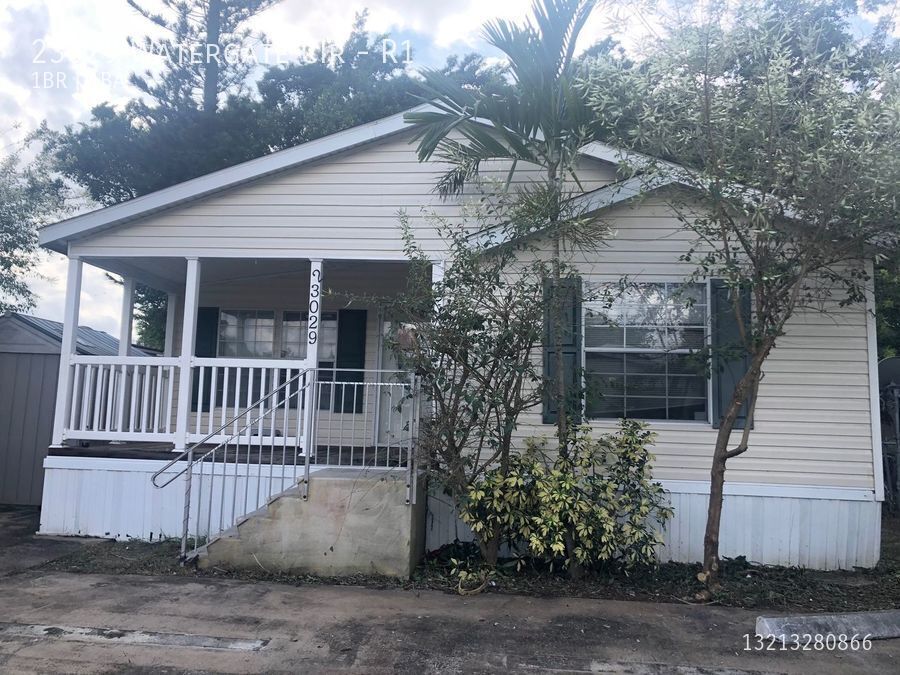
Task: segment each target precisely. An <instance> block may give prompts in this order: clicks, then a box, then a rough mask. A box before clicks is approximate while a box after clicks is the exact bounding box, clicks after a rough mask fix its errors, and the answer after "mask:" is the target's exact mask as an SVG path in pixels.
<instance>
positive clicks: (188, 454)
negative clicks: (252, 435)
mask: <svg viewBox="0 0 900 675" xmlns="http://www.w3.org/2000/svg"><path fill="white" fill-rule="evenodd" d="M313 370H314V368H305V369H303V370H301V371H300V372H299V373H297V374H296V375H294V376H293V377H292V378H291V379H289V380H287V381H286V382H284V383H283V384H281V385H279V386H278V388H277V389H273V390H272V391H270V392H269V393H268V394H266V395H265V396H262V397H260V398H259V399H257V400H256V401H254V402H253V403H251V404H250V405H248V406H247V407H246V408H244V409H243V410H242V411H241V412H240V413H238V414H237V415H235V416H233V417H231V418H229V419H228V421H227V422H224V423H222V424H221V425H220V426H218V427H217V428H216V429H214V430H213V431H211V432H209V433H208V434H207V435H206V436H204V437H203V438H202V439H200V440H199V441H197V442H196V443H193V444H191V446H190V447H189V448H187V449H186V450H184V451H183V452H181V453H179V455H178V456H177V457H175V458H174V459H172V460H171V461H169V462H168V463H167V464H166V465H165V466H164V467H162V468H161V469H160V470H159V471H157V472H156V473H154V474H153V476H151V477H150V482H151V483H153V486H154V487H157V488H164V487H166V486H167V485H169V484H170V483H172V482H173V481H174V480H175V479H176V478H178V477H179V476H182V475H184V472H185V471H187V470H188V468H189V467H190V466H191V465H192V464H195V463H196V462H202V461H203V460H204V459H205V458H206V457H208V456H209V455H210V453H213V452H215V451H216V450H218V449H219V448H221V447H222V446H223V445H227V444H229V443H231V441H232V440H234V439H235V438H237V437H239V436H240V435H241V434H242V433H244V431H246V430H247V429H248V428H250V427H252V426H253V425H254V424H256V423H257V422H259V421H260V420H261V419H262V418H263V417H265V416H266V414H267V413H265V412H264V413H261V414H260V415H259V417H257V418H256V419H255V420H253V421H252V422H248V423H246V424H244V426H242V427H241V428H240V429H238V430H237V431H235V432H234V433H232V434H231V435H230V436H229V437H228V438H227V439H226V440H224V441H222V442H220V443H219V444H218V445H216V446H215V447H214V448H212V449H211V450H208V451H207V452H205V453H204V454H203V455H201V456H200V457H197V458H194V457H193V454H194V449H195V448H198V447H200V446H201V445H203V444H204V443H207V442H208V441H209V440H210V439H212V438H213V437H215V436H218V435H219V432H221V431H224V430H225V429H227V428H228V427H230V426H232V425H233V424H234V423H235V422H236V421H237V420H239V419H240V418H241V417H243V416H244V415H246V414H247V413H249V412H250V411H251V410H253V409H254V408H257V407H259V406H260V405H262V404H263V403H265V402H266V401H268V400H269V399H270V398H272V397H273V396H274V395H275V394H277V393H278V392H280V391H282V390H283V389H285V388H286V387H289V386H290V385H291V384H293V383H294V382H296V381H297V380H298V379H300V378H301V377H303V376H304V375H306V374H307V373H309V372H312V371H313ZM308 386H309V382H307V383H306V384H304V385H303V386H302V387H301V388H300V389H298V390H297V393H300V392H301V391H303V390H304V389H306V388H307V387H308ZM186 457H191V461H189V462H188V464H187V465H186V466H185V467H184V468H183V469H182V470H181V471H179V472H178V473H175V474H172V477H171V478H169V480H167V481H166V482H165V483H162V484H159V483H157V482H156V479H157V478H159V477H160V476H161V475H162V474H164V473H165V472H166V471H168V470H169V469H171V468H172V467H173V466H175V465H176V464H177V463H178V462H181V461H184V459H185V458H186Z"/></svg>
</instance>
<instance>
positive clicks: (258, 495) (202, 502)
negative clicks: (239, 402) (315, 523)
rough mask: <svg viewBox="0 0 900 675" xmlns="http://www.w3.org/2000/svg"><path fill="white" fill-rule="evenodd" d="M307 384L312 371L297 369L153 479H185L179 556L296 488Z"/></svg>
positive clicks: (160, 483) (302, 450)
mask: <svg viewBox="0 0 900 675" xmlns="http://www.w3.org/2000/svg"><path fill="white" fill-rule="evenodd" d="M312 381H313V373H312V372H311V370H309V369H304V370H301V371H300V372H298V373H296V374H295V375H293V376H292V377H290V378H289V379H287V380H286V381H284V382H282V383H281V384H279V385H278V386H277V387H276V388H274V389H272V390H271V391H268V392H266V393H265V394H264V395H263V396H260V397H259V398H258V399H255V400H254V401H253V402H252V403H251V404H250V405H249V406H247V407H245V408H244V409H242V410H241V411H240V412H239V413H238V414H237V415H234V416H231V417H229V418H228V419H227V420H225V421H224V422H223V423H221V424H218V425H217V426H216V427H215V428H213V429H211V430H210V431H209V433H208V434H207V435H206V436H204V437H203V438H201V439H200V440H199V441H197V442H196V443H194V444H193V445H191V446H190V447H189V448H188V449H187V450H185V451H184V452H182V453H180V454H178V455H177V456H176V457H175V458H173V459H172V460H171V461H170V462H168V463H167V464H166V465H165V466H163V467H162V468H161V469H160V470H159V471H157V472H156V473H155V474H153V476H152V478H151V481H152V483H153V485H154V486H155V487H158V488H164V487H166V486H167V485H169V484H171V483H172V482H173V481H175V480H176V479H177V478H179V477H180V476H184V485H185V492H184V518H183V522H182V536H181V554H182V557H187V556H188V555H190V554H191V553H193V552H195V551H196V550H197V548H199V547H200V546H202V545H203V542H204V541H207V540H208V539H209V538H210V537H212V536H215V535H216V534H218V533H219V532H222V531H224V530H226V529H228V528H229V527H231V526H233V525H235V524H236V523H237V520H238V518H240V517H241V516H243V515H245V514H247V513H250V512H251V511H255V510H256V509H258V508H260V507H261V506H264V505H265V504H266V503H267V502H268V501H269V499H270V498H271V497H273V496H275V495H277V494H280V493H282V492H284V491H285V490H287V489H289V488H291V487H293V486H294V485H296V484H297V480H298V477H299V475H298V474H299V472H300V470H301V468H302V466H303V464H301V462H304V463H305V459H304V458H305V454H306V453H305V448H304V443H303V433H302V431H303V410H304V409H305V408H306V407H307V405H308V404H309V400H308V396H309V393H310V391H311V386H310V385H311V383H312ZM201 391H202V389H201ZM288 430H290V431H288ZM216 439H222V440H218V441H217V442H216ZM211 442H212V443H215V444H214V445H212V446H211V447H210V443H211ZM179 464H183V466H180V467H179ZM173 469H175V470H174V471H173ZM192 526H193V527H192ZM189 539H190V540H192V546H191V547H190V552H189V550H188V541H189Z"/></svg>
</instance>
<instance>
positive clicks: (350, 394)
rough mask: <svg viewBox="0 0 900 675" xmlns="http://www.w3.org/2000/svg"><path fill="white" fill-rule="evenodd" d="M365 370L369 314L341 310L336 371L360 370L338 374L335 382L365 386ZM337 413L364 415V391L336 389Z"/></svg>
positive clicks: (352, 387)
mask: <svg viewBox="0 0 900 675" xmlns="http://www.w3.org/2000/svg"><path fill="white" fill-rule="evenodd" d="M365 367H366V310H364V309H342V310H341V311H340V312H338V331H337V365H336V366H335V368H339V369H340V368H352V369H357V368H358V369H359V371H358V372H352V371H349V372H348V371H341V370H338V372H337V373H336V374H335V381H336V382H362V381H363V372H362V369H364V368H365ZM334 386H335V396H334V412H357V413H361V412H362V411H363V409H362V406H363V393H364V392H363V388H362V387H355V386H346V385H343V386H342V385H334Z"/></svg>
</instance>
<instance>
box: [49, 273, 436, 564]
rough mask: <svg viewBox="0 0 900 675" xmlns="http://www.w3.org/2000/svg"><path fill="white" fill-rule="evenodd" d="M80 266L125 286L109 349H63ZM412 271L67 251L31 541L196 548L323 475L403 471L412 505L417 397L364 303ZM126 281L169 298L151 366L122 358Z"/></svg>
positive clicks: (130, 301)
mask: <svg viewBox="0 0 900 675" xmlns="http://www.w3.org/2000/svg"><path fill="white" fill-rule="evenodd" d="M84 264H92V265H95V266H97V267H101V268H102V269H106V270H108V271H111V272H115V273H117V274H120V275H123V276H124V281H125V282H124V293H123V302H122V329H121V332H120V345H123V348H122V349H120V354H119V355H118V356H111V357H100V356H81V355H77V354H75V349H74V343H73V341H72V340H73V338H72V335H73V331H72V327H73V326H76V325H77V324H78V314H79V309H80V301H81V292H80V283H81V275H82V267H83V265H84ZM408 271H409V269H408V263H406V262H403V261H321V260H295V259H290V260H287V259H252V258H246V259H204V260H200V259H196V258H169V257H166V258H127V257H124V258H123V257H117V258H97V257H92V258H84V259H82V258H79V257H78V256H71V257H70V260H69V284H68V288H67V301H66V316H65V334H64V338H63V350H62V354H61V359H60V361H61V364H60V378H59V389H58V395H57V408H56V414H55V419H54V435H53V447H51V449H50V456H49V457H48V459H47V462H46V465H45V466H46V468H47V486H46V487H47V490H46V491H45V504H44V509H45V516H44V518H42V529H41V531H42V532H44V533H54V534H93V535H100V536H116V537H139V538H153V537H159V536H172V535H176V534H179V533H180V534H182V536H183V538H184V540H185V542H186V541H187V538H188V533H190V534H191V535H192V538H193V546H194V548H196V547H197V546H199V545H200V544H201V543H202V542H205V541H208V540H209V539H210V538H211V537H214V536H216V535H217V534H218V533H219V532H222V531H223V530H226V529H227V528H229V527H231V526H232V525H235V524H236V523H238V522H239V521H240V519H241V518H243V517H245V515H246V514H248V513H251V512H253V511H255V510H257V509H259V508H261V507H263V506H265V505H266V504H267V503H269V502H271V500H272V499H274V498H276V497H277V496H278V495H280V494H282V493H285V492H286V491H289V490H291V489H299V490H300V491H301V492H302V497H303V499H306V495H307V492H308V489H309V487H308V486H309V482H310V476H311V475H314V474H315V473H317V472H320V471H321V470H322V469H324V468H329V467H331V468H339V469H346V470H351V469H352V470H356V471H359V470H362V471H364V472H369V471H376V472H379V471H383V472H393V473H394V474H395V475H396V474H397V472H398V471H399V472H400V473H401V474H402V475H405V476H406V480H405V483H406V502H407V503H408V504H410V503H413V502H414V501H415V490H416V486H415V483H416V466H415V444H416V443H415V442H416V436H417V432H418V428H419V420H420V415H421V397H420V392H419V386H418V381H417V378H416V377H415V376H414V375H413V374H411V373H408V372H404V371H402V370H400V369H399V368H398V367H397V362H396V359H395V357H394V356H393V354H392V352H391V350H390V349H389V347H388V345H387V344H386V340H385V336H386V335H387V334H388V333H389V331H390V327H391V324H390V320H389V317H387V316H385V313H384V311H383V310H382V309H381V307H380V305H381V304H382V303H379V302H378V301H377V299H378V298H391V297H396V295H397V294H399V293H401V292H402V291H403V290H404V289H405V288H406V284H407V275H408ZM137 283H142V284H146V285H150V286H152V287H154V288H158V289H160V290H163V291H165V292H166V293H167V294H168V303H167V320H166V327H165V349H164V350H163V353H162V354H161V355H159V356H140V357H136V356H129V355H127V353H126V352H124V349H125V348H127V345H129V344H131V343H132V342H133V340H132V333H131V331H132V324H133V311H134V310H133V308H134V289H135V286H136V284H137ZM385 475H386V474H385ZM94 495H96V496H94ZM98 500H99V501H98ZM175 505H178V506H177V508H176V507H175ZM73 511H74V513H72V512H73Z"/></svg>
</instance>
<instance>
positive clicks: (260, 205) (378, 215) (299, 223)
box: [72, 132, 615, 260]
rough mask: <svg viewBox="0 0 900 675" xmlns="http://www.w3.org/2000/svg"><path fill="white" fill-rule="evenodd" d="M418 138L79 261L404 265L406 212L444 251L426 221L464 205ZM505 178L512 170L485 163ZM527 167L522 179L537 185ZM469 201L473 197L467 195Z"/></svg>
mask: <svg viewBox="0 0 900 675" xmlns="http://www.w3.org/2000/svg"><path fill="white" fill-rule="evenodd" d="M409 140H410V134H409V133H408V132H407V133H403V134H398V135H397V136H394V137H391V138H389V139H386V140H384V141H381V142H378V143H373V144H371V145H368V146H365V147H362V148H356V149H352V150H349V151H347V152H345V153H342V154H340V155H336V156H334V157H330V158H326V159H324V160H320V161H318V162H317V163H314V164H310V165H308V166H304V167H301V168H298V169H294V170H290V171H286V172H284V173H282V174H279V175H275V176H270V177H268V178H264V179H261V180H259V181H257V182H254V183H250V184H246V185H243V186H240V187H237V188H233V189H231V190H229V191H227V192H224V193H222V194H219V195H215V196H212V197H209V198H206V199H204V200H202V201H198V202H196V203H193V204H189V205H186V206H182V207H178V208H174V209H170V210H168V211H164V212H161V213H159V214H155V215H152V216H149V217H147V218H144V219H142V220H139V221H136V222H135V223H133V224H128V225H125V226H123V227H120V228H117V229H115V230H112V231H109V232H106V233H101V234H98V235H95V236H94V237H91V238H90V239H87V240H84V241H82V242H79V243H77V244H75V245H73V248H72V252H73V253H79V254H81V255H86V256H91V255H96V256H104V255H128V256H172V255H195V256H201V257H235V256H237V257H250V256H251V253H250V252H252V255H255V256H257V257H323V258H345V259H394V260H402V259H404V254H403V245H402V240H401V238H400V229H399V219H398V214H399V212H400V210H401V209H403V210H405V211H406V212H407V213H408V215H409V216H410V218H411V219H412V221H413V225H414V226H415V227H417V238H418V240H419V243H420V245H422V246H423V248H425V249H426V250H439V248H440V247H439V245H438V241H437V240H436V238H435V234H434V232H433V229H432V228H431V227H430V226H428V223H427V222H426V219H425V215H426V214H428V213H432V212H433V213H434V214H436V215H438V216H446V217H459V214H460V207H459V202H458V201H457V200H449V201H445V200H442V199H441V198H440V197H439V196H438V195H436V194H435V193H434V191H433V187H434V184H435V181H436V179H437V178H438V176H439V175H440V174H441V172H442V169H441V165H440V164H438V163H421V162H419V161H418V160H417V158H416V154H415V146H413V145H410V143H409ZM483 175H484V176H485V177H486V178H490V179H496V180H503V179H505V178H506V167H505V166H502V165H490V166H486V167H485V170H484V172H483ZM578 177H579V180H580V182H581V184H582V187H583V188H584V189H585V190H594V189H596V188H598V187H601V186H603V185H606V184H608V183H609V182H610V181H612V180H614V178H615V172H614V169H613V168H612V167H610V166H609V165H607V164H604V163H602V162H599V161H595V160H590V159H584V160H583V161H582V164H581V167H580V169H579V171H578ZM535 178H536V174H535V172H534V170H533V169H531V170H529V169H528V168H527V167H523V166H521V165H520V167H519V168H518V170H517V172H516V178H515V180H516V182H517V183H524V182H527V181H530V180H534V179H535ZM464 199H465V198H464Z"/></svg>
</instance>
